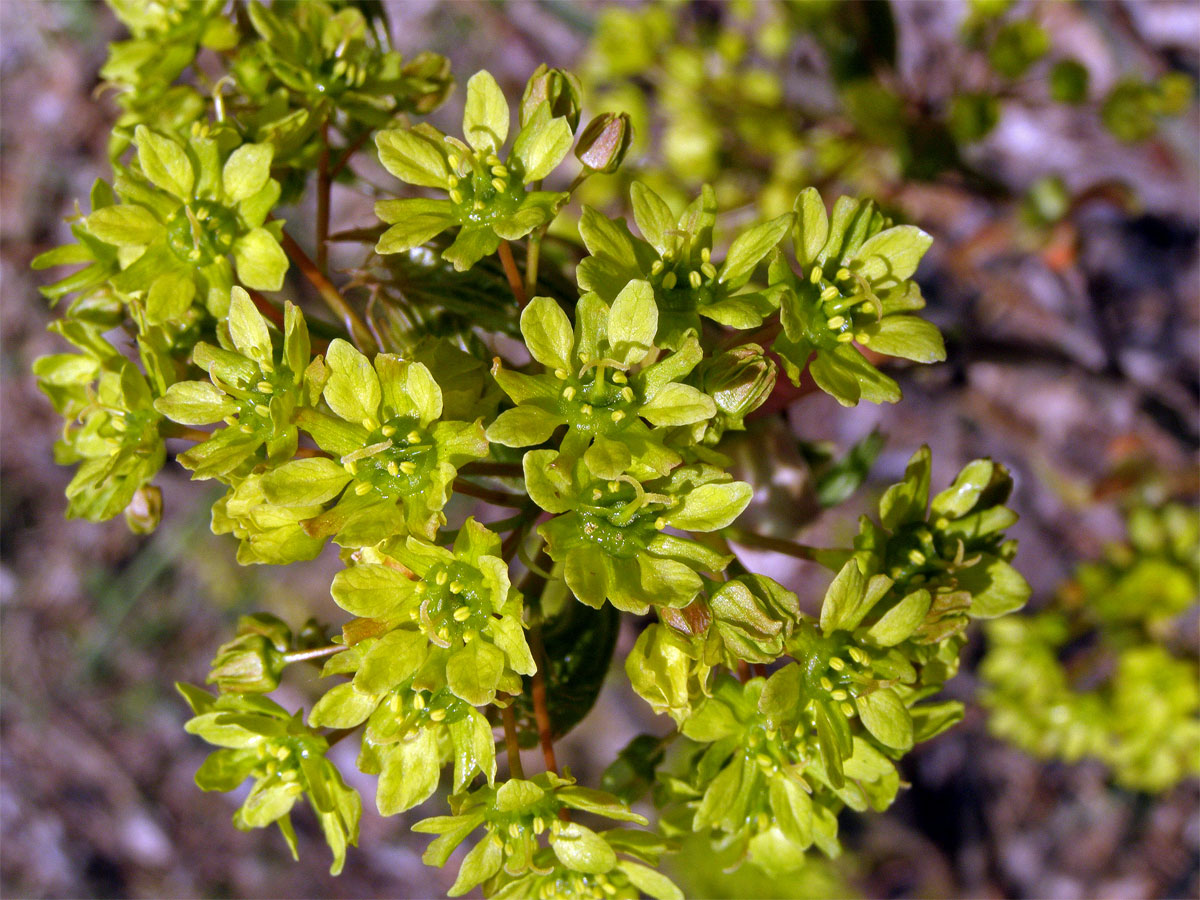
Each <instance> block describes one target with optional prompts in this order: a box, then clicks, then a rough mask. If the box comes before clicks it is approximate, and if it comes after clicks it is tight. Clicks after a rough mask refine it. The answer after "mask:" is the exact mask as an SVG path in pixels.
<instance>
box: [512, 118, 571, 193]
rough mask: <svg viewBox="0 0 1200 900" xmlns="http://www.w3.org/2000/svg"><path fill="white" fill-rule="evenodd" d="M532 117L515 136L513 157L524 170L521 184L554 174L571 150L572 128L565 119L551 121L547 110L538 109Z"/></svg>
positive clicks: (552, 119)
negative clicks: (537, 112) (536, 113)
mask: <svg viewBox="0 0 1200 900" xmlns="http://www.w3.org/2000/svg"><path fill="white" fill-rule="evenodd" d="M539 110H540V111H539V114H538V115H536V116H534V118H533V119H531V120H530V121H529V122H528V123H526V125H525V126H524V127H523V128H522V129H521V130H520V131H519V132H518V133H517V137H516V140H514V141H513V148H512V156H513V157H515V158H516V159H518V160H520V162H521V167H522V168H523V169H524V173H525V174H524V176H523V179H522V180H523V181H524V182H525V184H530V183H531V182H534V181H541V180H542V179H543V178H545V177H546V176H547V175H549V174H550V173H551V172H553V171H554V168H555V167H556V166H557V165H558V164H559V163H560V162H562V161H563V157H565V156H566V155H567V153H568V152H569V151H570V149H571V141H572V139H573V137H572V134H571V126H570V125H569V124H568V123H567V120H566V119H565V118H561V117H560V118H550V107H549V106H545V107H539Z"/></svg>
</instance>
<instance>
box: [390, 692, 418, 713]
mask: <svg viewBox="0 0 1200 900" xmlns="http://www.w3.org/2000/svg"><path fill="white" fill-rule="evenodd" d="M396 699H397V700H399V699H400V697H399V695H397V696H396ZM412 705H413V709H416V710H422V709H424V708H425V695H424V694H422V693H420V692H419V691H418V692H417V693H415V694H413V701H412Z"/></svg>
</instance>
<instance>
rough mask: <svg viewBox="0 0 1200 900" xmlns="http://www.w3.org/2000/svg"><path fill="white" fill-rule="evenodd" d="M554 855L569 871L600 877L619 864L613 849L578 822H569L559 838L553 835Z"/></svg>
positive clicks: (560, 830) (551, 839)
mask: <svg viewBox="0 0 1200 900" xmlns="http://www.w3.org/2000/svg"><path fill="white" fill-rule="evenodd" d="M550 846H551V847H553V848H554V855H555V856H557V857H558V861H559V862H561V863H562V864H563V865H564V866H566V867H567V868H568V869H571V870H572V871H575V872H586V873H588V874H595V875H598V874H600V873H602V872H607V871H608V870H609V869H611V868H612V867H613V866H615V865H616V864H617V855H616V853H614V852H613V849H612V847H610V846H608V843H607V842H606V841H605V840H604V838H602V837H600V835H598V834H596V832H594V831H592V829H590V828H588V827H587V826H585V825H580V824H579V823H578V822H568V823H567V824H566V825H564V826H563V827H562V828H561V829H559V832H558V834H557V836H555V835H551V837H550Z"/></svg>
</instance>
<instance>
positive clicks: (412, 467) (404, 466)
mask: <svg viewBox="0 0 1200 900" xmlns="http://www.w3.org/2000/svg"><path fill="white" fill-rule="evenodd" d="M400 471H401V472H403V473H404V474H405V475H411V474H412V473H413V472H415V471H417V465H416V463H413V462H410V461H409V460H407V459H406V460H405V461H404V462H402V463H400Z"/></svg>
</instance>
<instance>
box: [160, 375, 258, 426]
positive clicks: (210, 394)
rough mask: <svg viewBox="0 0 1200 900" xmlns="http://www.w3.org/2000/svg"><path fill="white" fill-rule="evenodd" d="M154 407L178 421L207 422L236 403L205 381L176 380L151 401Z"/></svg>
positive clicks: (217, 419)
mask: <svg viewBox="0 0 1200 900" xmlns="http://www.w3.org/2000/svg"><path fill="white" fill-rule="evenodd" d="M154 408H155V409H156V410H158V411H159V412H160V413H162V414H163V415H164V416H166V417H167V418H168V419H170V420H171V421H172V422H178V423H179V424H180V425H211V424H212V423H213V422H220V421H221V420H222V419H224V418H225V417H226V416H228V415H232V414H233V413H234V412H236V411H237V408H238V406H237V403H235V402H234V401H233V400H232V399H230V398H229V397H226V396H225V394H223V393H222V392H221V391H220V390H218V389H217V388H216V387H214V386H213V385H211V384H209V383H208V382H207V381H179V382H176V383H175V384H173V385H171V386H170V387H169V388H167V392H166V393H165V394H163V395H162V396H161V397H159V398H158V399H157V400H155V401H154Z"/></svg>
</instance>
